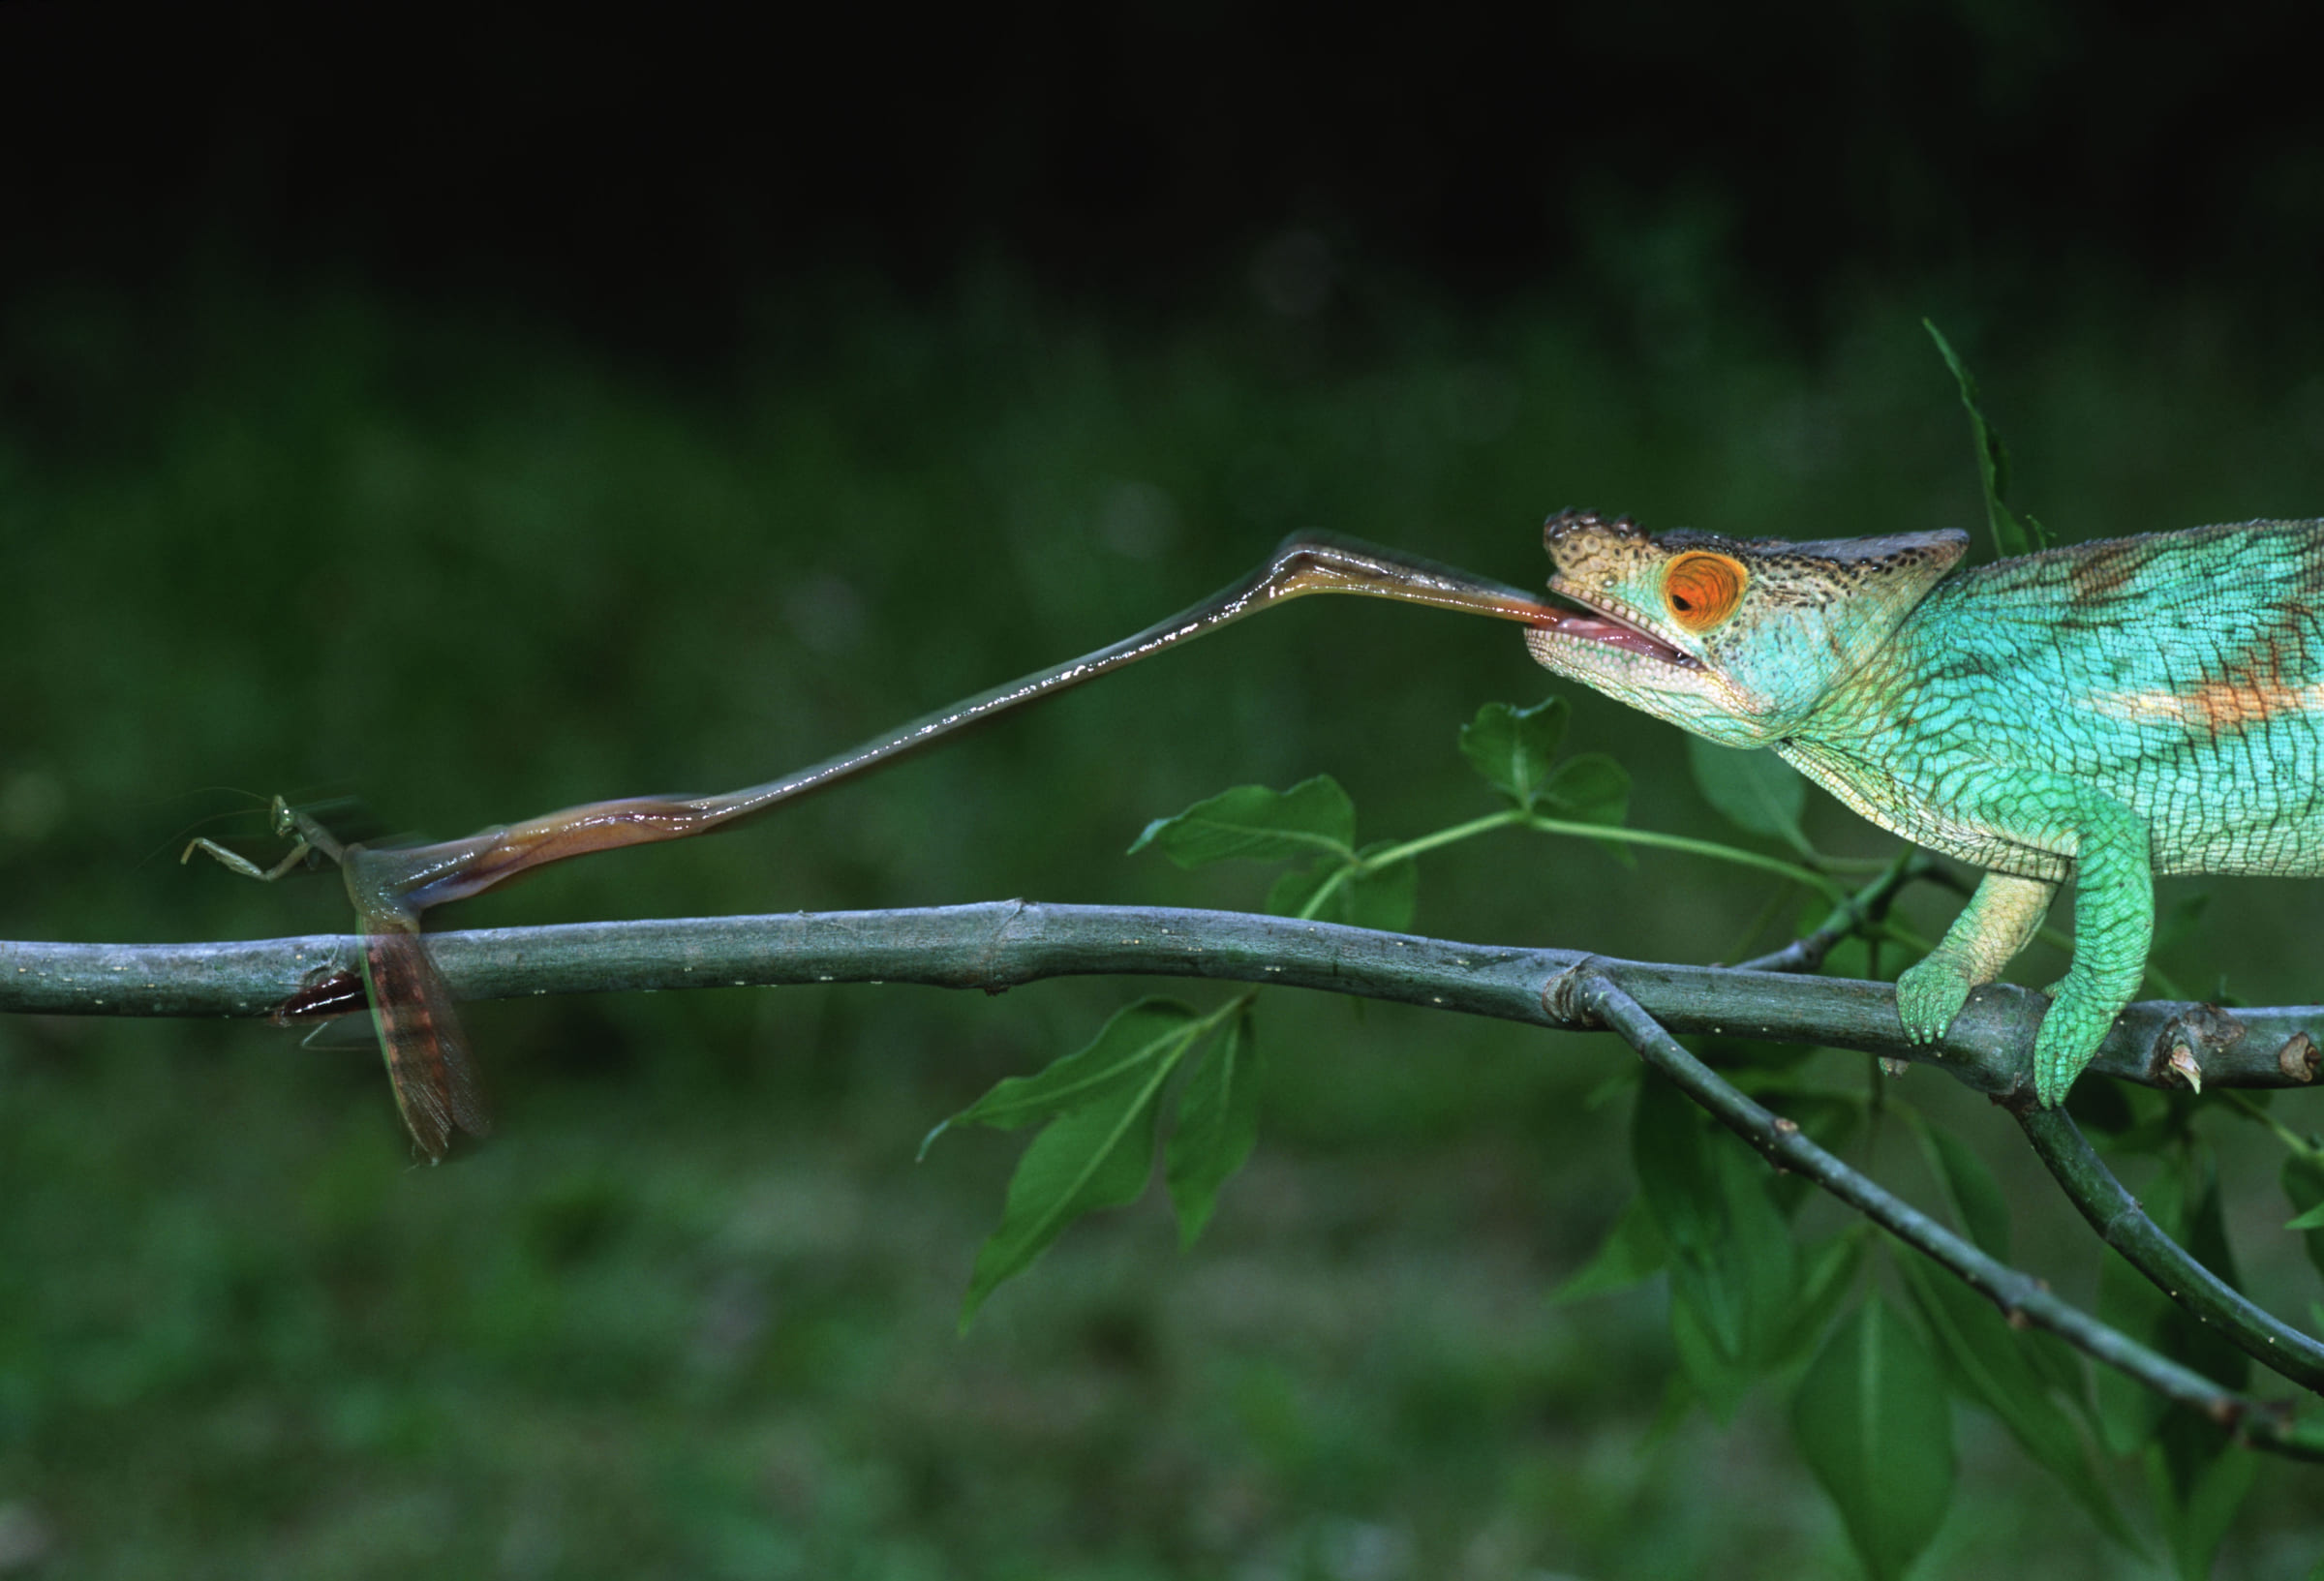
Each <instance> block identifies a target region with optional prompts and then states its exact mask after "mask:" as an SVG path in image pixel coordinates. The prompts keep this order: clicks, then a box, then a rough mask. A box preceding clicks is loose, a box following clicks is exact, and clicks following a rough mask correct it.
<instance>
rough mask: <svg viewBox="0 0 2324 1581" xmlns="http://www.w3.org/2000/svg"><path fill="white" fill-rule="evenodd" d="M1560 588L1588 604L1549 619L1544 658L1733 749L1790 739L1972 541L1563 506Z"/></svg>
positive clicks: (1556, 550)
mask: <svg viewBox="0 0 2324 1581" xmlns="http://www.w3.org/2000/svg"><path fill="white" fill-rule="evenodd" d="M1542 542H1543V545H1544V547H1545V548H1546V549H1547V550H1548V551H1549V559H1550V562H1551V563H1552V564H1554V565H1555V567H1556V574H1555V575H1554V576H1552V577H1550V579H1549V591H1550V592H1551V593H1555V594H1557V595H1558V596H1559V597H1561V598H1565V599H1569V600H1571V601H1572V602H1574V603H1575V604H1578V605H1580V606H1581V610H1580V612H1578V613H1575V614H1569V615H1563V616H1561V617H1560V618H1559V619H1558V620H1556V621H1555V622H1552V623H1547V624H1540V625H1535V626H1534V627H1532V628H1531V629H1529V630H1528V631H1527V632H1526V633H1525V646H1526V647H1527V648H1528V649H1529V650H1531V651H1532V654H1533V656H1534V657H1535V659H1537V660H1538V661H1540V662H1541V663H1542V664H1543V665H1544V666H1545V667H1547V668H1549V669H1551V670H1554V671H1556V672H1557V673H1558V674H1560V675H1566V676H1572V677H1573V678H1574V679H1575V680H1576V681H1580V682H1582V683H1584V684H1588V685H1590V686H1594V687H1596V688H1597V689H1598V690H1600V691H1602V692H1605V694H1606V695H1607V696H1609V697H1612V698H1614V699H1616V700H1617V701H1619V702H1623V703H1628V704H1629V705H1630V706H1631V707H1633V708H1635V709H1637V710H1639V711H1641V712H1643V713H1646V714H1653V715H1655V716H1656V717H1657V718H1661V719H1667V720H1668V721H1669V722H1671V723H1672V724H1675V725H1678V726H1680V727H1682V728H1684V729H1687V730H1692V731H1694V732H1696V733H1697V735H1701V736H1708V737H1709V738H1710V739H1711V740H1713V741H1716V742H1722V743H1725V744H1726V745H1729V746H1765V745H1769V744H1770V743H1772V742H1776V741H1780V740H1782V739H1783V738H1784V737H1785V736H1786V735H1788V734H1789V732H1790V730H1791V728H1792V727H1793V726H1794V725H1795V724H1796V723H1798V721H1799V720H1800V719H1801V718H1803V717H1804V716H1805V715H1806V714H1808V713H1809V712H1810V711H1811V710H1812V709H1813V708H1814V707H1815V706H1816V703H1817V700H1818V699H1819V698H1820V697H1822V696H1823V695H1824V693H1825V692H1827V691H1829V690H1830V689H1831V687H1832V686H1833V684H1836V683H1837V682H1839V681H1840V680H1841V679H1843V678H1844V677H1846V676H1847V675H1849V674H1850V673H1851V672H1852V671H1854V670H1855V669H1856V668H1857V667H1858V666H1859V665H1861V664H1862V663H1863V662H1864V661H1865V660H1866V659H1867V658H1869V657H1870V656H1871V655H1872V654H1874V653H1876V652H1877V651H1878V650H1879V649H1880V647H1881V644H1882V643H1884V642H1885V641H1886V640H1887V639H1888V637H1889V635H1890V634H1891V633H1892V632H1894V631H1895V629H1896V627H1897V625H1898V624H1899V623H1901V622H1902V621H1903V620H1904V618H1905V617H1906V616H1907V615H1909V614H1911V611H1912V607H1913V606H1914V605H1916V604H1918V603H1919V602H1920V601H1921V599H1922V598H1923V597H1925V596H1927V594H1928V592H1929V590H1930V589H1931V588H1933V587H1935V586H1936V585H1937V582H1938V580H1939V579H1940V578H1942V576H1943V575H1944V573H1945V572H1947V571H1949V570H1951V569H1952V568H1953V566H1954V565H1955V564H1956V563H1957V562H1959V561H1960V559H1961V556H1962V555H1963V554H1964V553H1965V552H1966V551H1967V550H1968V548H1969V534H1968V533H1966V532H1951V531H1947V532H1903V533H1897V534H1894V535H1892V536H1888V537H1880V538H1834V539H1829V540H1826V541H1823V542H1818V543H1788V542H1785V541H1784V540H1782V539H1779V538H1752V539H1735V538H1723V537H1720V536H1719V535H1718V534H1716V533H1712V532H1685V531H1681V532H1664V533H1661V534H1651V533H1648V532H1645V531H1644V530H1643V529H1642V528H1640V527H1638V526H1637V525H1636V523H1634V522H1632V521H1631V520H1630V518H1629V517H1627V516H1625V517H1622V518H1620V519H1618V520H1614V521H1607V520H1605V518H1603V517H1601V516H1598V515H1596V514H1594V513H1592V512H1588V511H1573V510H1568V511H1560V512H1559V513H1558V514H1557V515H1555V516H1552V517H1550V518H1549V521H1548V524H1547V525H1546V526H1545V527H1544V528H1543V530H1542Z"/></svg>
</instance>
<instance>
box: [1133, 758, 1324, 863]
mask: <svg viewBox="0 0 2324 1581" xmlns="http://www.w3.org/2000/svg"><path fill="white" fill-rule="evenodd" d="M1149 845H1151V846H1154V847H1156V848H1157V849H1159V850H1160V851H1161V853H1162V854H1163V855H1164V856H1166V857H1168V858H1170V860H1171V861H1173V862H1175V863H1177V865H1178V866H1179V867H1202V866H1204V865H1205V864H1206V863H1211V862H1226V861H1230V860H1235V859H1240V860H1244V861H1250V862H1287V861H1290V860H1292V859H1293V858H1296V857H1304V856H1313V855H1316V854H1317V853H1319V852H1320V853H1329V854H1330V855H1333V856H1338V857H1343V858H1344V857H1352V856H1354V855H1355V854H1356V805H1355V804H1354V803H1353V802H1351V801H1349V800H1348V793H1347V792H1346V791H1344V790H1341V789H1340V788H1339V781H1337V780H1336V779H1333V778H1332V777H1331V776H1330V775H1316V776H1315V777H1314V778H1313V779H1303V780H1301V781H1300V783H1298V784H1296V785H1294V786H1292V787H1291V789H1289V790H1287V791H1277V790H1269V789H1268V788H1267V787H1266V786H1265V785H1238V786H1236V787H1235V788H1234V789H1233V790H1227V791H1221V792H1219V793H1218V794H1217V795H1216V796H1213V797H1210V798H1209V799H1208V800H1207V801H1201V802H1197V803H1195V804H1194V806H1190V807H1188V808H1187V809H1186V810H1185V811H1183V812H1181V813H1179V814H1178V815H1177V817H1175V818H1156V819H1155V820H1154V821H1153V822H1152V823H1150V824H1147V826H1146V832H1145V833H1144V834H1142V835H1140V836H1138V838H1137V839H1136V840H1134V841H1133V842H1132V843H1131V845H1130V850H1131V852H1132V853H1136V852H1139V851H1143V850H1145V849H1146V848H1147V846H1149Z"/></svg>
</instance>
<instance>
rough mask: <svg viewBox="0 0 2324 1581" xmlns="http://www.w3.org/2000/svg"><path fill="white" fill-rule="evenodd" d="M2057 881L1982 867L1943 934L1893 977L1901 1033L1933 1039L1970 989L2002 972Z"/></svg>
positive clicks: (2043, 911) (2036, 923) (2037, 921)
mask: <svg viewBox="0 0 2324 1581" xmlns="http://www.w3.org/2000/svg"><path fill="white" fill-rule="evenodd" d="M2057 893H2058V886H2057V885H2056V884H2053V883H2050V882H2048V881H2047V880H2045V879H2039V878H2017V877H2013V876H2012V875H2010V874H2008V873H1987V874H1986V875H1985V879H1984V882H1983V883H1981V884H1979V885H1978V886H1977V893H1976V894H1974V895H1972V896H1971V897H1969V904H1967V905H1965V906H1963V907H1962V908H1961V915H1960V916H1958V917H1956V918H1954V919H1953V926H1952V927H1949V928H1947V929H1945V933H1944V938H1943V939H1942V942H1940V943H1939V944H1938V946H1937V948H1936V949H1934V950H1931V951H1930V952H1929V953H1928V955H1927V956H1925V957H1923V958H1921V959H1920V960H1919V961H1918V962H1917V963H1916V964H1914V965H1912V966H1911V967H1909V968H1908V969H1907V970H1906V971H1905V973H1904V974H1903V975H1902V976H1901V977H1899V978H1898V979H1897V980H1896V1014H1897V1018H1898V1019H1900V1020H1902V1021H1903V1022H1904V1023H1905V1036H1907V1037H1909V1038H1911V1040H1912V1041H1913V1042H1914V1043H1926V1044H1934V1043H1936V1042H1938V1041H1939V1040H1940V1039H1942V1037H1943V1036H1944V1033H1945V1028H1947V1027H1949V1026H1951V1025H1952V1024H1953V1018H1954V1017H1956V1016H1958V1015H1960V1014H1961V1007H1962V1006H1963V1005H1965V1004H1967V1003H1968V1002H1969V990H1970V989H1972V988H1975V987H1977V986H1978V985H1979V984H1981V983H1990V982H1992V981H1993V980H1994V979H1995V978H1997V977H1999V976H2001V975H2002V968H2003V967H2004V966H2006V965H2008V964H2009V961H2010V959H2011V958H2012V957H2014V956H2015V955H2016V954H2017V953H2018V952H2019V951H2020V950H2023V949H2024V948H2025V947H2026V941H2027V940H2029V939H2031V938H2032V937H2033V934H2034V932H2035V930H2036V929H2038V928H2039V927H2041V920H2042V918H2044V917H2046V916H2048V915H2049V911H2050V900H2051V897H2054V896H2055V895H2057Z"/></svg>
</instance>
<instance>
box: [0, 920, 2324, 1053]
mask: <svg viewBox="0 0 2324 1581" xmlns="http://www.w3.org/2000/svg"><path fill="white" fill-rule="evenodd" d="M428 947H429V951H430V953H431V955H432V956H433V957H434V958H435V960H436V962H437V964H438V965H439V967H440V968H441V969H442V970H443V975H444V977H445V979H446V980H447V981H448V982H449V983H450V985H451V987H452V989H453V991H454V992H455V993H456V994H458V995H460V996H461V997H463V998H472V999H505V998H516V997H521V996H524V995H529V994H544V993H599V992H619V991H624V990H637V989H653V988H726V987H734V988H744V987H775V986H787V985H797V984H810V983H883V982H884V983H920V984H928V985H931V986H933V987H938V988H985V989H988V990H998V989H1001V988H1011V987H1015V986H1016V985H1019V984H1023V983H1030V982H1033V981H1036V980H1038V979H1041V978H1047V977H1068V976H1086V975H1092V974H1117V975H1138V976H1157V977H1208V978H1216V979H1220V980H1223V981H1233V982H1241V983H1276V984H1283V985H1287V986H1290V987H1295V988H1318V989H1322V990H1324V991H1326V992H1330V993H1347V994H1356V995H1360V996H1361V997H1364V998H1371V999H1383V1000H1390V1001H1394V1002H1398V1003H1403V1004H1413V1005H1422V1006H1425V1007H1429V1008H1433V1009H1442V1010H1450V1011H1458V1012H1462V1013H1465V1014H1469V1015H1478V1016H1491V1017H1496V1018H1498V1019H1504V1020H1513V1021H1524V1022H1527V1023H1530V1024H1532V1025H1536V1026H1550V1027H1563V1028H1566V1029H1568V1030H1580V1029H1583V1028H1585V1027H1588V1026H1590V1025H1593V1024H1595V1023H1594V1022H1593V1021H1592V1020H1591V1019H1588V1018H1587V1017H1583V1016H1578V1015H1575V1014H1565V1013H1561V1012H1559V1011H1557V1010H1556V1009H1554V1008H1552V1007H1551V1006H1550V1005H1547V1004H1544V997H1543V996H1544V988H1545V987H1546V986H1547V985H1549V984H1552V983H1554V982H1555V981H1556V980H1558V979H1560V978H1562V977H1564V976H1566V975H1567V974H1568V973H1571V972H1573V971H1575V969H1577V968H1579V967H1581V966H1583V965H1587V966H1589V967H1590V968H1591V969H1592V970H1594V971H1597V972H1600V973H1602V974H1604V975H1605V977H1606V978H1607V979H1608V980H1610V981H1611V982H1613V983H1615V984H1616V985H1618V986H1619V987H1620V988H1622V989H1623V991H1624V992H1626V993H1628V994H1630V995H1631V996H1633V997H1634V998H1636V1000H1637V1001H1638V1002H1639V1004H1641V1005H1643V1006H1644V1007H1646V1009H1647V1011H1648V1012H1649V1014H1651V1015H1652V1016H1654V1018H1655V1019H1657V1020H1658V1021H1659V1022H1660V1023H1661V1024H1663V1025H1664V1026H1666V1027H1667V1028H1669V1029H1670V1030H1672V1031H1674V1032H1681V1033H1692V1032H1715V1033H1729V1034H1733V1035H1735V1036H1739V1037H1753V1038H1768V1039H1774V1040H1777V1041H1782V1042H1790V1043H1809V1044H1818V1045H1822V1046H1826V1047H1830V1048H1840V1049H1863V1050H1866V1051H1868V1052H1871V1053H1876V1054H1882V1055H1885V1056H1887V1057H1889V1058H1891V1059H1910V1060H1934V1061H1936V1062H1937V1063H1939V1064H1940V1065H1941V1067H1942V1069H1943V1070H1944V1071H1945V1072H1946V1074H1948V1075H1950V1076H1952V1077H1953V1078H1954V1079H1957V1080H1960V1081H1962V1082H1964V1083H1966V1084H1967V1085H1969V1086H1971V1087H1973V1088H1975V1089H1976V1090H1977V1091H1980V1092H1984V1093H1988V1094H1991V1095H1993V1096H1995V1097H1999V1098H2007V1097H2009V1096H2011V1095H2013V1094H2019V1093H2031V1092H2032V1090H2033V1081H2032V1076H2031V1071H2030V1067H2029V1065H2028V1054H2027V1050H2028V1049H2030V1048H2031V1047H2032V1044H2033V1028H2034V1026H2035V1025H2036V1024H2037V1023H2038V1021H2039V1020H2040V1016H2041V1011H2042V1008H2043V1000H2042V999H2041V997H2040V996H2039V995H2037V994H2033V993H2029V992H2027V991H2026V990H2024V989H2022V988H2008V987H2004V986H1999V985H1997V986H1993V987H1988V988H1979V989H1978V990H1976V992H1974V993H1973V994H1972V995H1971V996H1970V1002H1969V1007H1968V1008H1967V1009H1966V1010H1964V1011H1963V1012H1962V1014H1961V1016H1960V1019H1958V1020H1956V1021H1955V1022H1954V1023H1953V1028H1952V1031H1951V1033H1950V1034H1949V1035H1948V1036H1947V1037H1946V1039H1945V1041H1944V1044H1943V1046H1942V1049H1941V1050H1931V1049H1923V1048H1916V1047H1915V1046H1913V1045H1911V1044H1909V1043H1907V1042H1906V1041H1905V1037H1904V1031H1903V1028H1902V1027H1901V1026H1900V1025H1899V1024H1898V1022H1897V1019H1896V999H1895V992H1894V990H1893V989H1892V988H1890V987H1889V986H1888V985H1887V984H1884V983H1862V982H1854V981H1850V980H1844V979H1836V978H1820V977H1797V976H1785V975H1781V974H1777V973H1773V972H1751V971H1739V970H1728V969H1724V968H1720V967H1711V966H1678V965H1666V964H1659V963H1655V962H1650V961H1623V960H1609V959H1606V958H1603V957H1598V956H1591V955H1586V954H1583V953H1580V952H1576V951H1572V950H1534V949H1520V948H1516V947H1513V946H1509V945H1481V944H1458V943H1453V942H1451V941H1448V940H1443V939H1429V938H1418V937H1414V936H1411V935H1408V934H1399V933H1378V932H1373V931H1370V930H1368V929H1364V928H1356V927H1338V926H1335V925H1333V924H1329V923H1317V922H1301V921H1298V920H1296V919H1292V918H1286V917H1263V916H1256V915H1252V914H1249V913H1244V912H1230V911H1187V910H1176V909H1164V908H1159V907H1147V906H1071V905H1047V904H1043V903H1041V902H1038V901H1027V900H996V901H987V902H984V903H981V904H977V905H965V906H938V907H930V908H924V909H911V910H899V911H852V912H822V913H809V912H793V913H787V914H782V915H776V916H756V917H696V918H684V919H677V920H670V921H659V922H619V923H572V924H565V925H561V926H558V927H505V928H491V929H483V930H477V931H473V932H444V933H432V934H430V935H428ZM355 953H356V941H355V940H354V939H353V938H352V937H348V936H344V935H338V934H310V935H307V936H305V937H301V938H285V939H257V940H246V941H239V942H232V943H218V944H47V943H0V1011H17V1012H38V1013H43V1014H46V1015H60V1016H85V1015H98V1016H265V1015H267V1014H269V1013H270V1012H271V1011H273V1010H274V1008H275V1007H276V1006H278V1005H280V1004H281V1003H282V1002H283V1001H284V1000H285V999H287V998H289V997H290V996H291V994H292V993H294V992H296V991H297V990H298V989H299V988H301V987H302V986H304V985H306V984H307V983H309V982H311V981H313V980H314V979H315V978H316V977H317V976H318V975H319V974H324V973H328V972H331V971H334V970H347V971H352V970H353V969H354V963H355ZM2320 1023H2324V1007H2320V1006H2312V1005H2311V1006H2291V1007H2286V1008H2282V1009H2277V1010H2238V1011H2235V1012H2233V1013H2229V1012H2225V1011H2219V1010H2215V1009H2211V1008H2209V1007H2206V1006H2200V1005H2186V1004H2172V1003H2162V1002H2157V1003H2150V1004H2142V1005H2133V1006H2131V1007H2130V1009H2129V1010H2127V1011H2126V1012H2125V1013H2124V1015H2123V1016H2122V1018H2121V1019H2119V1020H2118V1021H2117V1022H2116V1023H2115V1026H2114V1029H2113V1031H2112V1033H2111V1034H2110V1035H2109V1036H2108V1038H2107V1040H2106V1043H2105V1046H2104V1047H2103V1048H2102V1049H2100V1050H2099V1053H2098V1057H2097V1060H2096V1062H2095V1064H2094V1065H2093V1066H2092V1067H2091V1069H2092V1070H2093V1071H2094V1072H2095V1073H2097V1074H2100V1075H2105V1076H2113V1077H2119V1078H2122V1079H2125V1080H2129V1081H2137V1082H2141V1083H2144V1084H2146V1085H2149V1086H2163V1085H2172V1084H2177V1083H2179V1082H2180V1081H2181V1080H2182V1079H2181V1078H2180V1077H2179V1076H2178V1075H2177V1074H2176V1073H2175V1072H2174V1071H2173V1070H2172V1069H2171V1058H2172V1055H2173V1053H2174V1052H2175V1051H2177V1050H2180V1049H2187V1050H2189V1051H2190V1054H2191V1057H2193V1058H2195V1059H2196V1060H2197V1061H2198V1063H2199V1064H2200V1067H2201V1069H2202V1072H2203V1079H2204V1080H2205V1081H2206V1082H2207V1083H2211V1084H2216V1085H2221V1086H2249V1087H2280V1086H2296V1085H2301V1084H2305V1083H2307V1082H2309V1081H2312V1080H2313V1079H2315V1076H2316V1045H2315V1043H2314V1042H2313V1041H2312V1040H2311V1039H2310V1037H2309V1030H2308V1029H2309V1027H2312V1026H2315V1025H2318V1024H2320Z"/></svg>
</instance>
